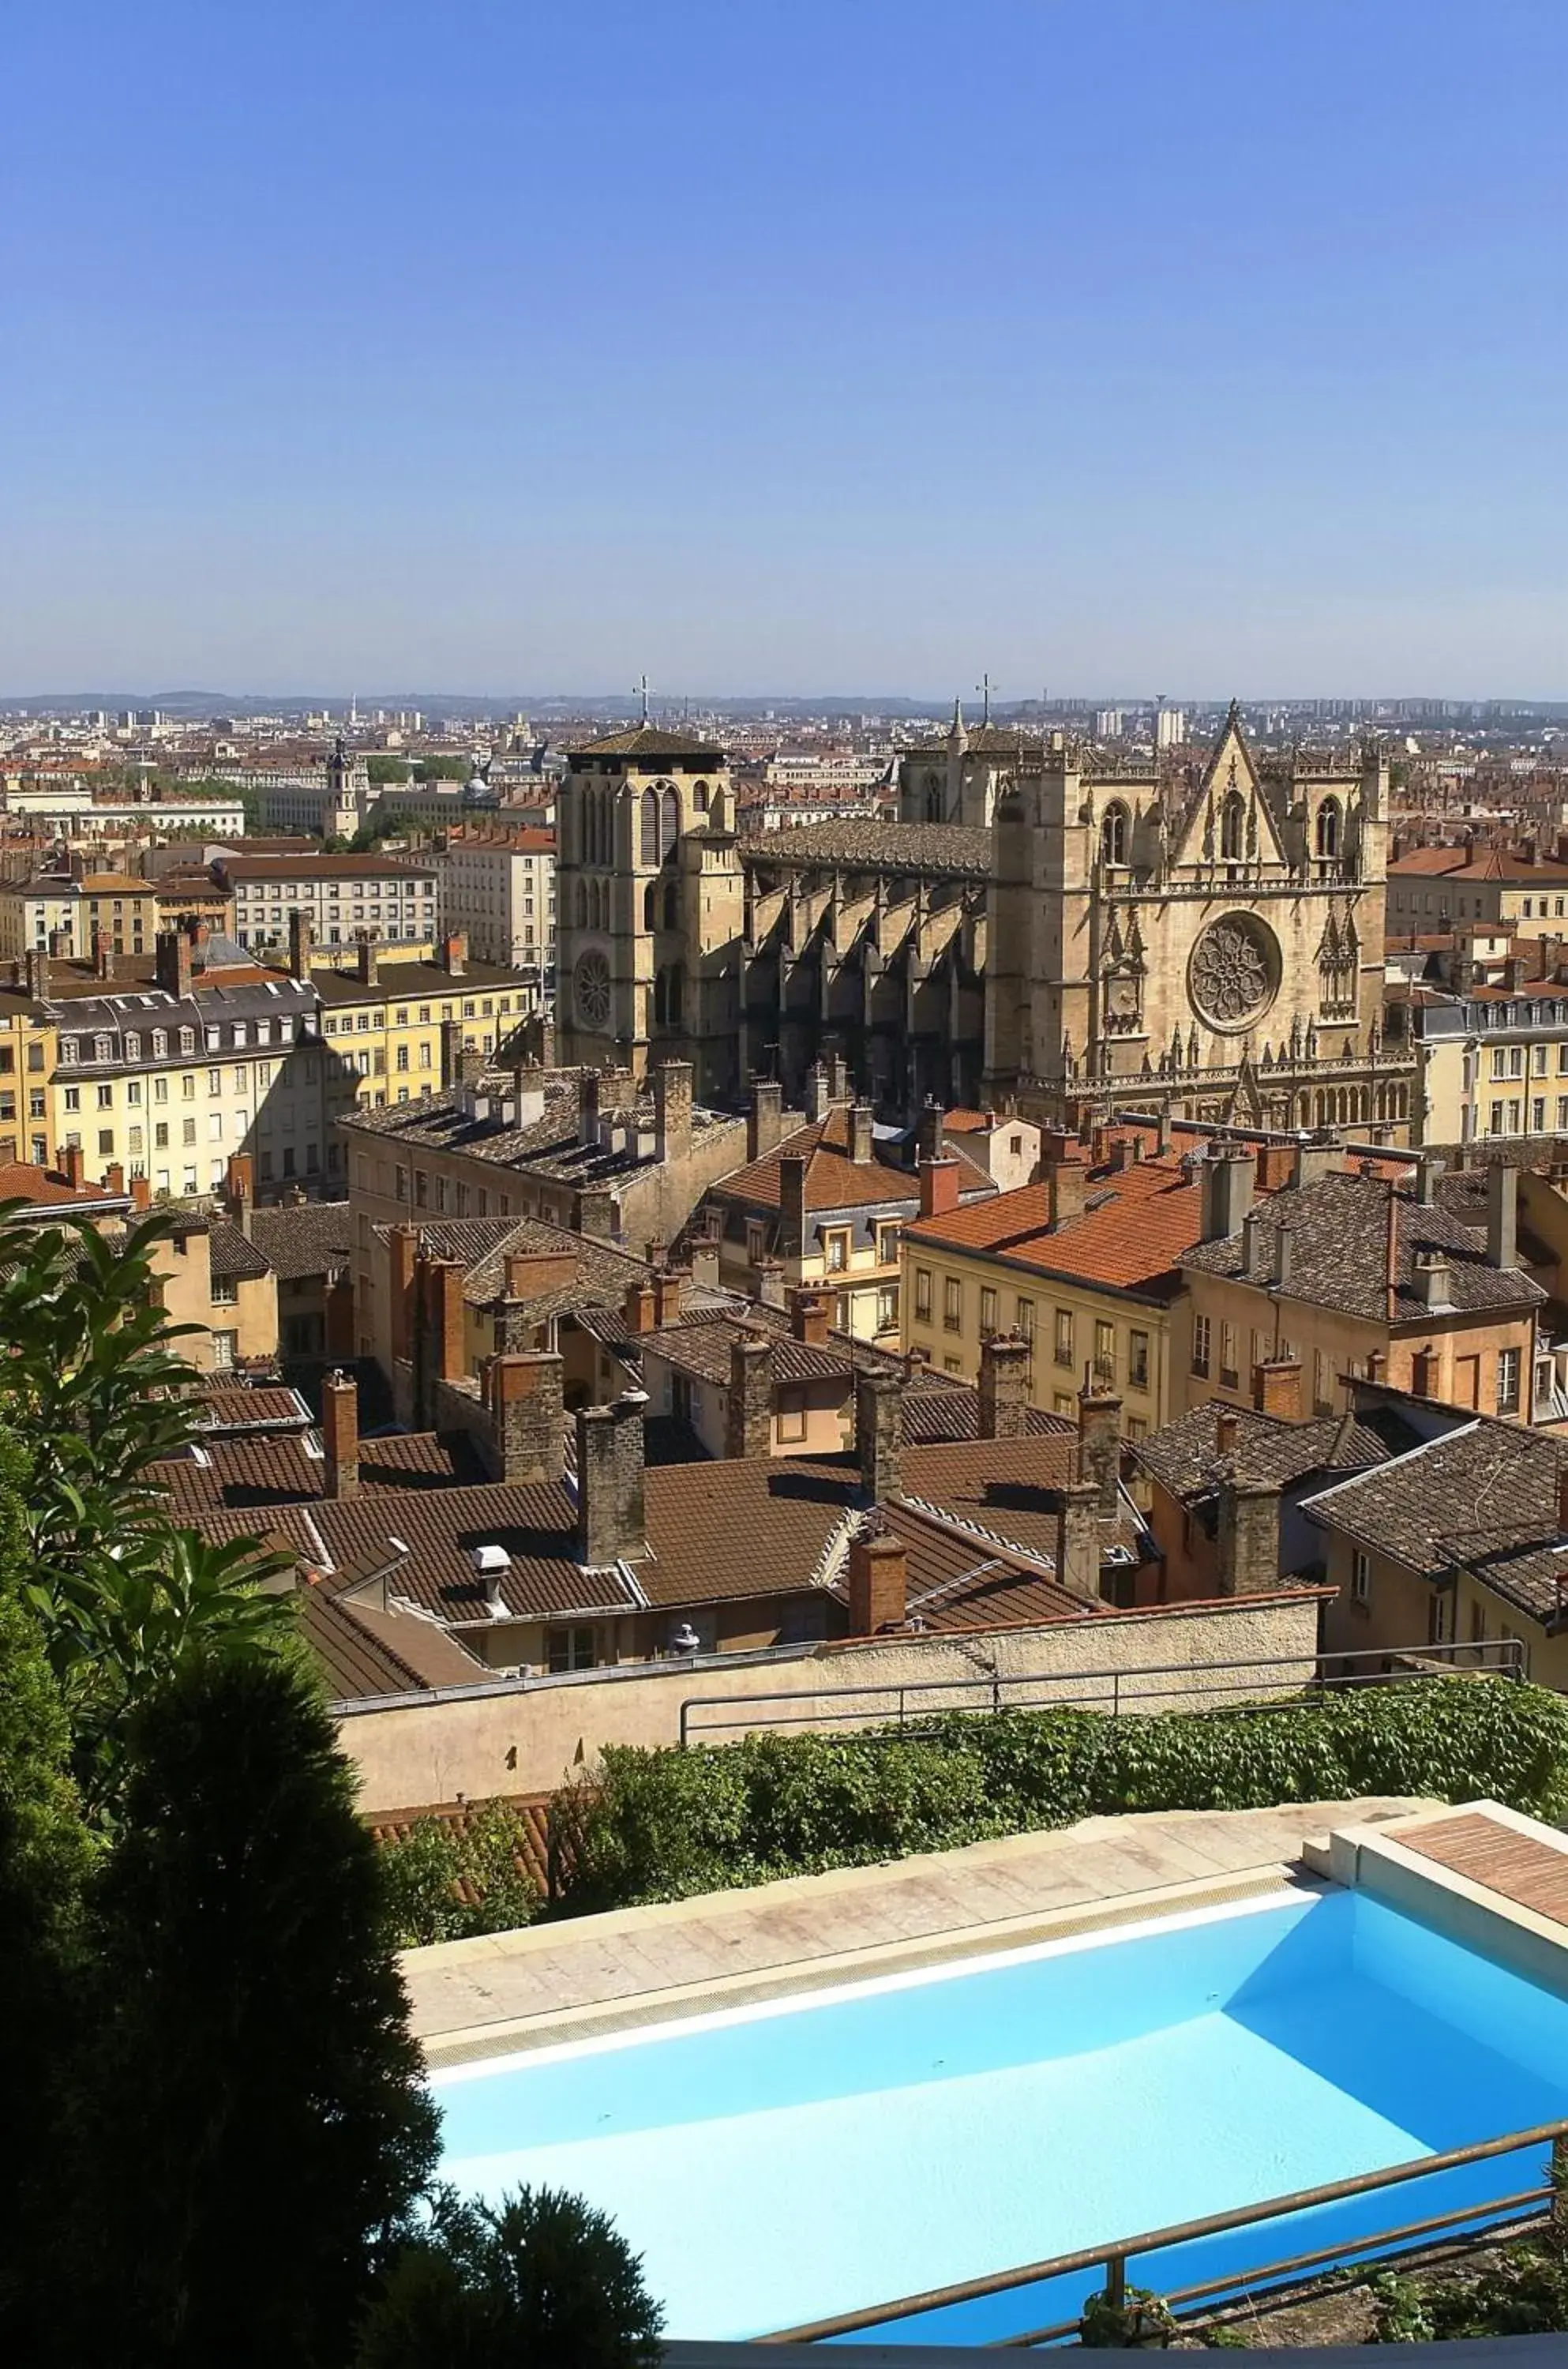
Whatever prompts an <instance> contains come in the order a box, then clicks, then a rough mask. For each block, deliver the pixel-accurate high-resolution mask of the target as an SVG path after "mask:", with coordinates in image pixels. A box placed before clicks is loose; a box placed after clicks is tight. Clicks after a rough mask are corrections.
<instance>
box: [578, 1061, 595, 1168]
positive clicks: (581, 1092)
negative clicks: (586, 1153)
mask: <svg viewBox="0 0 1568 2369" xmlns="http://www.w3.org/2000/svg"><path fill="white" fill-rule="evenodd" d="M598 1141H599V1072H598V1070H578V1143H580V1144H581V1145H582V1146H583V1148H584V1149H585V1150H591V1149H592V1148H593V1146H594V1145H595V1144H597V1142H598Z"/></svg>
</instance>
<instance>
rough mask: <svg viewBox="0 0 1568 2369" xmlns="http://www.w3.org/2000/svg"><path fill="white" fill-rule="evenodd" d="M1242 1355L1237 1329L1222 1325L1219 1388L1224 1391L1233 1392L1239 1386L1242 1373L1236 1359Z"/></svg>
mask: <svg viewBox="0 0 1568 2369" xmlns="http://www.w3.org/2000/svg"><path fill="white" fill-rule="evenodd" d="M1240 1354H1241V1353H1240V1351H1239V1349H1238V1348H1237V1345H1236V1327H1235V1326H1234V1325H1233V1324H1221V1325H1220V1327H1219V1387H1220V1389H1221V1390H1234V1389H1235V1388H1236V1386H1237V1383H1238V1381H1239V1379H1240V1372H1239V1369H1238V1368H1237V1364H1236V1359H1237V1357H1238V1356H1240Z"/></svg>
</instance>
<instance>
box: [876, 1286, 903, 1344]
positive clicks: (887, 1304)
mask: <svg viewBox="0 0 1568 2369" xmlns="http://www.w3.org/2000/svg"><path fill="white" fill-rule="evenodd" d="M876 1330H877V1331H878V1333H896V1332H897V1331H898V1285H897V1284H896V1283H884V1284H882V1285H880V1286H879V1287H878V1288H877V1293H876Z"/></svg>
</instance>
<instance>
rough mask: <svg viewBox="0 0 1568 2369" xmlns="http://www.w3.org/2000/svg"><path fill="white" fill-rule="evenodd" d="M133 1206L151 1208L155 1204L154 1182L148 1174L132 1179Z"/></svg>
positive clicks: (135, 1207)
mask: <svg viewBox="0 0 1568 2369" xmlns="http://www.w3.org/2000/svg"><path fill="white" fill-rule="evenodd" d="M131 1206H132V1208H133V1209H150V1208H151V1207H152V1206H153V1184H152V1179H151V1178H150V1177H149V1176H147V1175H144V1174H143V1175H140V1176H133V1177H132V1179H131Z"/></svg>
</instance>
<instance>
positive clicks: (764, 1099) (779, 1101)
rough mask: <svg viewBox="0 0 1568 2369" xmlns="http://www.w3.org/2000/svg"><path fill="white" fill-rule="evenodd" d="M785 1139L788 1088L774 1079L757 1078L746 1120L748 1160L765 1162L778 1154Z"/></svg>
mask: <svg viewBox="0 0 1568 2369" xmlns="http://www.w3.org/2000/svg"><path fill="white" fill-rule="evenodd" d="M783 1136H784V1088H783V1087H782V1086H781V1085H780V1084H779V1083H778V1081H777V1080H776V1079H773V1078H753V1080H752V1081H751V1107H750V1111H749V1112H748V1113H747V1116H746V1158H747V1162H748V1164H750V1162H752V1161H754V1160H762V1159H765V1158H766V1156H767V1154H768V1153H769V1152H770V1151H776V1150H778V1148H779V1144H780V1142H781V1140H782V1139H783Z"/></svg>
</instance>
